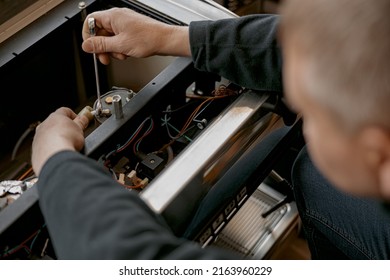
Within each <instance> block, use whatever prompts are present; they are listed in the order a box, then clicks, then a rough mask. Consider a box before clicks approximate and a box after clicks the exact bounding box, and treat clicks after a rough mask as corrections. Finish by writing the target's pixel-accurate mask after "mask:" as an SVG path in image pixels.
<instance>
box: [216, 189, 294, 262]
mask: <svg viewBox="0 0 390 280" xmlns="http://www.w3.org/2000/svg"><path fill="white" fill-rule="evenodd" d="M277 202H278V201H277V200H276V199H275V198H273V197H271V196H269V195H267V194H266V193H264V192H263V191H261V190H259V189H257V190H256V191H255V192H254V193H253V195H252V196H251V197H250V198H249V199H248V201H247V202H246V203H245V204H244V205H243V206H242V208H241V209H240V210H239V211H238V213H237V214H236V215H235V216H234V217H233V218H232V220H231V221H230V222H229V223H228V224H227V225H226V227H225V228H224V229H223V230H222V231H221V233H220V234H219V235H218V238H217V240H216V241H215V243H214V245H215V246H218V247H222V248H226V249H230V250H233V251H236V252H238V253H240V254H242V255H244V256H246V257H253V256H254V255H255V254H256V251H257V250H256V249H257V248H259V247H261V245H262V243H264V242H266V241H267V239H268V237H269V235H270V234H272V231H273V230H274V228H275V227H276V226H277V225H278V223H279V222H280V221H281V219H282V217H283V216H284V215H285V214H286V213H287V211H288V205H284V206H282V207H280V208H279V209H278V210H277V211H275V212H273V213H272V214H270V215H269V216H268V217H267V218H262V217H261V214H262V213H263V212H265V211H266V210H268V209H269V208H271V207H272V206H273V205H274V204H276V203H277Z"/></svg>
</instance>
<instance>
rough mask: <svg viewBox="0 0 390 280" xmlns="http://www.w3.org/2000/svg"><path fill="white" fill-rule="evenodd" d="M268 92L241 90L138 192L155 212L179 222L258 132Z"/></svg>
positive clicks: (267, 120)
mask: <svg viewBox="0 0 390 280" xmlns="http://www.w3.org/2000/svg"><path fill="white" fill-rule="evenodd" d="M267 98H268V95H266V94H264V95H261V94H259V93H254V92H251V91H249V92H246V93H243V94H242V95H241V96H240V97H239V98H238V99H237V100H236V101H235V102H234V103H233V104H232V105H231V106H229V107H228V108H227V109H225V111H224V112H222V113H221V114H220V115H219V116H218V117H217V118H216V119H215V120H214V121H213V122H212V123H211V124H210V125H209V126H208V127H207V128H206V129H205V131H204V132H203V133H202V134H201V135H200V136H199V137H198V138H197V139H196V140H195V141H194V142H193V143H191V145H189V146H188V147H187V148H186V149H185V150H184V151H183V152H182V153H181V154H179V156H178V157H177V158H176V159H175V160H174V161H173V162H172V163H171V164H170V165H169V166H167V167H166V170H165V171H164V172H163V173H162V174H160V175H159V176H158V177H157V178H155V179H154V180H153V181H152V183H151V184H150V185H149V186H148V188H147V189H145V190H144V191H143V192H142V193H141V197H142V198H143V199H144V200H145V202H146V203H147V204H148V205H149V206H150V207H151V208H152V209H153V210H154V211H155V212H156V213H159V214H162V215H163V216H165V217H166V219H167V220H169V223H170V225H172V226H173V227H175V225H181V224H182V223H183V221H185V220H186V218H187V217H188V215H190V213H191V212H192V211H193V210H194V208H195V206H196V204H197V203H198V201H199V199H200V198H201V197H203V195H204V194H205V193H206V192H207V191H208V190H209V189H210V188H211V187H212V185H213V184H214V183H215V182H216V181H218V179H220V178H221V176H222V175H223V174H224V172H226V170H228V168H229V167H230V166H231V165H232V164H233V163H234V162H235V160H237V159H238V157H239V156H241V155H242V154H243V153H244V152H245V150H246V148H247V147H248V146H249V145H250V144H251V143H252V142H253V141H254V140H255V139H257V138H258V136H259V135H261V132H262V131H264V130H265V129H266V128H267V127H268V125H269V123H270V122H272V121H273V116H272V115H273V114H272V113H269V114H266V115H264V116H263V117H262V118H261V119H260V120H259V112H260V111H261V106H262V105H263V104H264V103H265V101H266V100H267Z"/></svg>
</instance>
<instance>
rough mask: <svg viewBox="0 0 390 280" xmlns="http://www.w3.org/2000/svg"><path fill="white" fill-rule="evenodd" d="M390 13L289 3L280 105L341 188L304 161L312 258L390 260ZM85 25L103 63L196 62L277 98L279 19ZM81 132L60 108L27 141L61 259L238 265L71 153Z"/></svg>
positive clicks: (381, 0) (343, 4) (341, 4)
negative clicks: (298, 118)
mask: <svg viewBox="0 0 390 280" xmlns="http://www.w3.org/2000/svg"><path fill="white" fill-rule="evenodd" d="M389 10H390V3H389V2H388V1H387V0H378V1H376V2H375V3H374V4H373V3H369V2H367V1H363V0H338V1H324V0H301V1H298V0H289V1H286V4H285V5H284V6H283V9H282V18H281V22H280V33H279V36H280V41H281V43H282V46H283V79H284V87H285V88H284V92H285V97H286V99H287V100H288V102H289V104H290V106H291V108H293V109H294V110H296V111H297V112H299V113H300V114H301V115H302V116H303V119H304V133H305V138H306V140H307V143H308V149H309V153H310V156H311V157H312V158H313V161H314V164H315V165H316V166H317V167H318V168H319V169H320V170H321V173H323V174H324V175H325V176H326V178H327V179H328V180H329V181H330V182H332V183H333V184H334V185H335V186H337V189H335V188H333V187H332V186H331V185H330V184H328V183H327V181H326V180H325V179H324V178H322V177H321V176H322V175H320V174H319V173H318V172H317V170H316V169H315V168H314V166H313V165H312V164H311V162H310V159H309V157H308V155H307V153H306V152H305V151H304V152H302V154H301V156H300V157H299V159H298V160H297V163H296V164H295V169H294V175H295V176H294V178H295V180H294V187H295V192H296V198H297V203H298V206H299V211H300V214H301V216H302V218H303V219H302V220H303V222H304V227H305V230H306V233H307V234H308V241H309V244H310V248H311V251H312V254H313V258H388V257H389V251H390V250H389V249H388V248H389V247H390V246H389V245H390V241H389V238H388V236H390V215H389V213H388V212H387V211H386V210H385V208H384V207H382V206H383V205H382V202H380V201H379V202H378V201H377V200H374V198H375V199H381V200H382V199H383V200H385V201H386V200H387V201H388V200H390V116H389V110H388V105H389V104H390V89H389V87H390V86H389V82H388V73H389V72H390V69H389V65H390V64H389V63H387V59H386V58H388V56H389V50H390V40H389V39H388V36H387V34H388V33H389V27H390V23H389V19H388V15H387V11H389ZM90 16H93V17H94V18H95V20H96V24H97V27H98V28H97V36H95V37H91V38H89V32H88V26H87V24H86V23H85V24H84V29H83V37H84V39H85V41H84V43H83V46H82V47H83V49H84V50H85V51H87V52H95V53H97V54H98V57H99V59H100V61H101V62H102V63H104V64H107V63H109V61H110V57H114V58H116V59H125V58H126V57H128V56H133V57H147V56H151V55H180V56H192V58H193V60H194V64H195V67H197V68H199V69H200V70H204V71H210V72H215V73H218V74H220V75H221V76H224V77H226V78H228V79H230V80H232V81H235V82H236V83H238V84H240V85H242V86H245V87H249V88H254V89H266V90H271V91H277V92H280V91H282V90H283V87H282V76H281V72H282V71H281V70H282V60H281V54H280V49H279V46H278V43H277V40H276V36H277V35H276V30H277V27H279V20H280V19H279V18H278V17H277V16H266V15H253V16H247V17H243V18H239V19H228V20H220V21H216V22H208V21H206V22H193V23H191V24H190V26H189V27H178V26H169V25H165V24H162V23H159V22H157V21H154V20H152V19H150V18H147V17H144V16H142V15H139V14H136V13H134V12H132V11H130V10H127V9H112V10H109V11H101V12H96V13H94V14H92V15H90ZM227 57H229V65H228V67H226V61H227V59H226V58H227ZM363 69H364V70H365V71H364V70H363ZM86 124H87V123H86V120H85V119H84V118H83V117H77V116H76V114H74V113H73V112H72V111H71V110H69V109H66V108H62V109H60V110H58V111H57V112H55V113H53V114H52V115H51V116H49V118H48V119H47V120H46V121H45V122H43V123H42V124H41V125H40V127H39V128H38V129H37V132H36V136H35V138H34V143H33V155H32V163H33V167H34V171H35V172H36V174H38V175H39V183H38V190H39V194H40V204H41V209H42V212H43V215H44V216H45V220H46V222H47V225H48V228H49V231H50V233H51V237H52V239H53V244H54V247H55V250H56V253H57V255H58V257H59V258H194V259H195V258H225V257H226V258H235V256H233V255H229V254H228V253H225V252H220V251H213V250H212V249H209V250H201V249H200V248H199V247H197V245H196V244H193V243H191V242H188V241H185V240H180V239H178V238H175V237H174V236H173V235H172V234H171V233H170V232H169V230H168V229H167V227H166V226H165V225H164V222H163V221H161V220H160V218H159V217H156V216H155V215H154V214H153V213H151V211H150V210H149V209H147V207H146V206H145V205H144V204H143V203H142V201H141V200H140V199H139V198H138V197H137V196H136V195H134V194H132V193H131V192H126V194H125V193H124V192H123V190H121V189H120V188H115V187H114V186H115V182H113V180H112V179H111V178H110V176H109V175H107V174H104V172H103V171H102V170H101V169H100V168H99V167H98V166H97V165H96V164H95V163H94V162H93V161H91V160H89V159H86V158H85V157H83V156H81V155H79V154H78V153H76V152H75V151H78V150H80V149H81V148H82V146H83V133H82V128H83V127H85V125H86ZM85 178H88V180H86V179H85ZM312 181H314V182H315V184H316V185H317V186H318V187H317V188H316V187H313V186H312V185H310V184H309V183H311V182H312ZM89 190H93V191H89ZM345 192H346V193H349V194H348V195H347V194H346V193H345ZM85 193H89V194H92V197H90V196H88V197H86V196H84V195H83V194H85ZM103 194H104V195H103ZM350 194H353V195H359V196H369V197H370V199H369V200H367V199H362V198H355V197H352V196H351V195H350ZM64 198H67V199H64ZM68 198H69V199H68ZM103 200H104V201H103ZM340 208H341V210H344V209H345V210H346V212H345V213H344V212H342V211H341V210H340ZM374 218H375V219H374ZM134 221H137V223H134ZM129 224H131V225H133V226H132V227H129ZM151 240H152V241H153V242H151ZM319 245H320V247H319ZM322 249H326V251H321V250H322Z"/></svg>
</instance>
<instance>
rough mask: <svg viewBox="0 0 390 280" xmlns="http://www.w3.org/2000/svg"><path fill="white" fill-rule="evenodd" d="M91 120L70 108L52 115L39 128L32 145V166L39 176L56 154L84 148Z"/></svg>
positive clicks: (62, 109)
mask: <svg viewBox="0 0 390 280" xmlns="http://www.w3.org/2000/svg"><path fill="white" fill-rule="evenodd" d="M88 123H89V120H88V119H87V117H85V116H78V115H77V114H76V113H74V112H73V111H72V110H71V109H69V108H64V107H63V108H60V109H58V110H57V111H55V112H54V113H52V114H50V116H48V117H47V118H46V120H45V121H44V122H42V123H41V124H40V125H39V126H38V127H37V128H36V132H35V136H34V140H33V144H32V158H31V161H32V166H33V169H34V172H35V174H36V175H37V176H38V175H39V173H40V171H41V169H42V167H43V165H44V164H45V162H46V161H47V160H48V159H49V158H50V157H51V156H52V155H54V154H55V153H57V152H60V151H64V150H70V151H80V150H81V149H82V148H83V146H84V132H83V130H84V129H85V128H86V127H87V126H88Z"/></svg>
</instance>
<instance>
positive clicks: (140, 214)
mask: <svg viewBox="0 0 390 280" xmlns="http://www.w3.org/2000/svg"><path fill="white" fill-rule="evenodd" d="M277 20H278V18H277V17H276V16H262V15H257V16H248V17H242V18H238V19H228V20H221V21H216V22H209V21H203V22H193V23H191V25H190V42H191V50H192V54H193V60H194V64H195V67H197V68H198V69H200V70H204V71H209V72H214V73H217V74H219V75H221V76H223V77H225V78H227V79H230V80H231V81H234V82H236V83H238V84H240V85H242V86H244V87H248V88H252V89H264V90H273V91H281V90H282V84H281V70H280V67H281V58H280V52H279V49H278V47H277V44H276V42H275V32H276V24H277ZM38 192H39V197H40V199H39V203H40V207H41V210H42V213H43V215H44V218H45V221H46V224H47V227H48V230H49V233H50V236H51V240H52V243H53V246H54V249H55V252H56V255H57V257H58V258H59V259H229V258H230V259H235V258H238V256H236V255H233V254H231V253H230V252H225V251H221V250H218V249H212V248H207V249H201V248H200V246H199V245H198V244H196V243H194V242H190V241H187V240H185V239H180V238H177V237H175V236H174V235H173V233H172V232H171V231H170V229H169V227H168V226H167V225H166V223H165V222H164V221H163V219H162V218H161V217H159V216H157V215H156V214H155V213H153V212H152V211H151V210H150V209H149V208H148V207H147V206H146V204H145V203H144V202H143V201H142V200H141V199H140V198H139V197H138V194H137V193H136V192H132V191H128V190H126V189H124V188H123V187H122V186H121V185H120V184H119V183H117V182H116V181H114V180H113V179H112V177H111V175H110V174H108V172H106V171H105V170H104V169H103V168H102V167H101V166H100V165H98V164H97V163H96V162H95V161H94V160H91V159H89V158H86V157H85V156H83V155H81V154H79V153H75V152H70V151H67V152H60V153H57V154H56V155H54V156H52V157H51V158H50V159H49V160H48V161H47V162H46V164H45V165H44V167H43V168H42V171H41V174H40V176H39V181H38Z"/></svg>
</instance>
